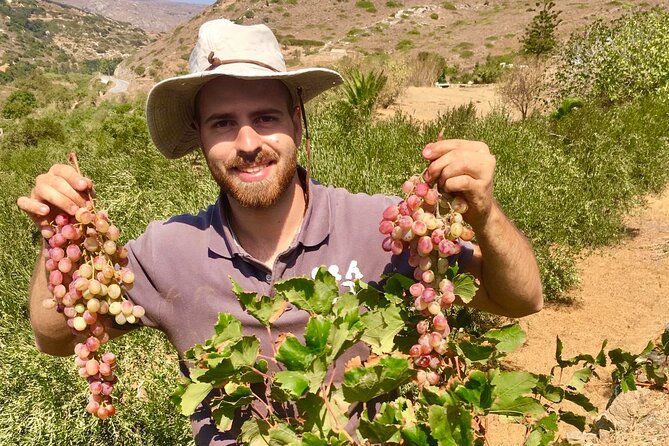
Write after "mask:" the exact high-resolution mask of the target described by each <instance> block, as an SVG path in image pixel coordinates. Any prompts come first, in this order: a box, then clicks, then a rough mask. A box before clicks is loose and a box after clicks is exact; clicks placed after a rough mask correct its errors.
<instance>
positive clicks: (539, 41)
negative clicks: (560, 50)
mask: <svg viewBox="0 0 669 446" xmlns="http://www.w3.org/2000/svg"><path fill="white" fill-rule="evenodd" d="M536 6H537V7H541V10H540V11H539V13H538V14H537V15H535V16H534V17H533V18H532V22H531V23H530V24H529V25H528V26H527V29H526V30H525V36H524V37H523V39H522V44H523V50H524V51H525V53H527V54H534V55H537V56H541V55H544V54H548V53H550V52H551V51H553V49H554V48H555V46H556V45H557V38H556V36H555V31H556V29H557V27H558V25H559V24H560V22H562V20H561V19H559V16H560V12H561V11H556V10H554V9H553V8H555V2H554V1H552V0H541V1H539V2H537V3H536Z"/></svg>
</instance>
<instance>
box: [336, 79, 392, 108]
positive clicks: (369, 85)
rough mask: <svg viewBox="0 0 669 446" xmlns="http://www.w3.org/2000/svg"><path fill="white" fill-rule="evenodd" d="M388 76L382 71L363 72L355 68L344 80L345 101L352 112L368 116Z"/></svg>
mask: <svg viewBox="0 0 669 446" xmlns="http://www.w3.org/2000/svg"><path fill="white" fill-rule="evenodd" d="M387 80H388V78H387V77H386V76H385V75H384V74H383V73H381V72H375V71H370V72H369V73H363V72H361V71H360V70H358V69H357V68H356V69H353V70H351V71H350V72H349V73H348V76H347V77H346V79H345V80H344V85H343V86H342V90H343V91H344V102H345V104H346V105H347V106H348V108H349V109H350V111H351V113H352V114H354V115H357V116H359V117H362V118H367V117H369V116H370V115H371V113H372V111H374V107H375V106H376V102H377V99H378V98H379V94H380V93H381V90H383V87H384V86H385V85H386V81H387Z"/></svg>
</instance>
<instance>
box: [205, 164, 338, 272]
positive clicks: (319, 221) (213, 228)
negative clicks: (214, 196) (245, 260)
mask: <svg viewBox="0 0 669 446" xmlns="http://www.w3.org/2000/svg"><path fill="white" fill-rule="evenodd" d="M297 173H298V175H299V177H300V181H302V184H304V182H305V179H306V170H304V168H303V167H301V166H298V167H297ZM307 194H308V195H307V211H306V213H305V214H304V220H303V222H302V226H301V227H300V230H299V232H298V234H297V238H296V244H294V245H293V246H292V248H294V247H295V246H296V245H297V244H301V245H303V246H318V245H319V244H321V243H323V242H324V241H325V239H326V238H327V236H328V235H329V234H330V232H332V218H331V217H332V216H331V212H330V195H329V194H328V193H327V190H326V188H325V187H323V186H322V185H321V184H319V183H318V182H316V181H315V180H313V179H312V180H311V184H310V187H309V188H308V192H307ZM227 206H228V197H227V196H226V195H225V194H224V193H223V192H220V194H219V196H218V200H216V203H215V204H214V205H213V206H212V207H211V208H210V211H211V213H210V216H209V218H210V224H209V249H210V250H211V251H213V252H214V253H216V254H218V255H219V256H221V257H225V258H227V259H232V258H233V257H234V256H235V255H240V254H241V253H242V252H241V250H240V246H239V244H238V243H237V241H236V239H235V237H234V233H233V231H232V229H231V227H230V221H229V220H228V215H227V212H225V209H226V207H227ZM292 248H291V249H292Z"/></svg>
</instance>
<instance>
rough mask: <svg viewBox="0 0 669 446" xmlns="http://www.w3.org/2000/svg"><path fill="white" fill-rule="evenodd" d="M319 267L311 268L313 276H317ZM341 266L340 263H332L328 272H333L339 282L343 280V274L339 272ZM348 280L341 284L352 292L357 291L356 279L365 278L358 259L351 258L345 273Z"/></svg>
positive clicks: (313, 277)
mask: <svg viewBox="0 0 669 446" xmlns="http://www.w3.org/2000/svg"><path fill="white" fill-rule="evenodd" d="M318 269H319V267H316V268H314V269H313V270H311V278H312V279H315V278H316V273H317V272H318ZM339 271H340V270H339V266H338V265H330V266H328V272H329V273H330V274H332V276H333V277H334V278H335V280H336V281H337V282H341V280H342V275H341V274H339ZM343 278H345V279H346V280H345V281H344V282H342V283H341V284H340V285H341V286H343V287H348V289H349V290H350V291H351V292H354V291H355V281H356V280H361V279H362V278H363V274H362V271H360V269H359V268H358V261H357V260H351V263H349V265H348V269H347V270H346V274H344V277H343Z"/></svg>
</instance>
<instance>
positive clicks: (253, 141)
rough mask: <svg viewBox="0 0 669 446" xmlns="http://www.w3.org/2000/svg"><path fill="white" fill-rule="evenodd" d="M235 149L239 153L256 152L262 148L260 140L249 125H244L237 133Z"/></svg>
mask: <svg viewBox="0 0 669 446" xmlns="http://www.w3.org/2000/svg"><path fill="white" fill-rule="evenodd" d="M235 147H236V149H237V151H239V152H247V153H250V152H256V151H258V150H260V149H261V148H262V139H261V137H260V135H259V134H258V132H256V131H255V129H254V128H253V127H252V126H250V125H244V126H242V127H241V128H240V129H239V132H238V133H237V139H236V140H235Z"/></svg>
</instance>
